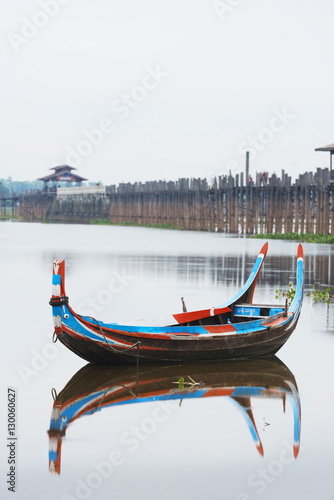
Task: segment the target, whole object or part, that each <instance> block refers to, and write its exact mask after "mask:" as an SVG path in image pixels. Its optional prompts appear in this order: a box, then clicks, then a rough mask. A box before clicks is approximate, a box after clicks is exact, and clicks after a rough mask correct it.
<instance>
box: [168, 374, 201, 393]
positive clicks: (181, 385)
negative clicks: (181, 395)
mask: <svg viewBox="0 0 334 500" xmlns="http://www.w3.org/2000/svg"><path fill="white" fill-rule="evenodd" d="M188 379H189V380H190V382H186V381H185V380H184V377H180V378H179V380H178V381H177V382H173V384H177V388H178V389H180V390H183V389H184V388H185V386H187V387H188V388H189V389H192V388H193V387H195V386H196V385H203V382H195V380H194V379H193V378H191V376H190V375H188Z"/></svg>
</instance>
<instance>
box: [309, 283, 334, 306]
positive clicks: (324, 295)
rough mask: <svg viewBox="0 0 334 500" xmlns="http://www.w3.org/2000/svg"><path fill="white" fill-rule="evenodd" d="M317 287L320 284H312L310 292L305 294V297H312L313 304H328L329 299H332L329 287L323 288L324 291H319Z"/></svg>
mask: <svg viewBox="0 0 334 500" xmlns="http://www.w3.org/2000/svg"><path fill="white" fill-rule="evenodd" d="M319 285H320V283H314V285H312V292H309V293H307V294H306V296H307V297H312V299H313V302H314V303H316V302H326V304H329V303H330V301H331V297H333V295H332V292H333V290H332V289H331V287H330V286H328V287H327V288H325V290H319V288H318V286H319Z"/></svg>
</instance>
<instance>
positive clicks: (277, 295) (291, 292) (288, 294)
mask: <svg viewBox="0 0 334 500" xmlns="http://www.w3.org/2000/svg"><path fill="white" fill-rule="evenodd" d="M295 293H296V289H295V288H293V287H292V283H289V284H288V289H287V290H285V291H284V292H282V291H281V290H278V289H276V290H275V299H279V298H280V297H284V298H286V299H287V300H288V304H289V305H290V304H291V302H292V301H293V298H294V296H295Z"/></svg>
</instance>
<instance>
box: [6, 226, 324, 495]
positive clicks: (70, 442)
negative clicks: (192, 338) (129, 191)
mask: <svg viewBox="0 0 334 500" xmlns="http://www.w3.org/2000/svg"><path fill="white" fill-rule="evenodd" d="M262 243H263V242H262V241H260V240H253V239H246V238H237V237H231V236H226V235H221V234H209V233H197V232H196V233H195V232H179V231H168V230H159V229H145V228H130V227H107V226H106V227H101V226H84V225H51V224H50V225H46V224H23V223H22V224H21V223H2V224H1V225H0V245H1V260H0V269H1V274H0V276H1V282H2V286H1V292H0V293H1V310H2V345H3V347H2V349H1V367H2V369H1V370H2V375H1V393H0V394H1V406H0V407H1V412H0V414H1V417H0V418H1V420H0V429H1V434H0V435H1V441H0V471H1V473H0V497H1V498H2V499H3V498H4V499H7V498H8V499H9V498H11V499H12V498H13V493H12V492H11V491H8V489H7V488H8V487H9V486H10V483H7V480H8V476H7V474H9V473H10V464H9V463H8V461H9V459H10V457H12V458H14V459H15V470H14V469H12V475H13V474H15V480H14V483H13V484H15V489H16V493H15V498H17V499H30V498H31V499H34V500H39V499H43V500H44V499H46V498H48V499H52V500H53V499H59V500H69V499H71V500H73V499H88V498H92V499H109V498H110V499H113V500H121V499H122V500H123V499H130V498H131V499H133V498H138V499H145V500H150V499H156V498H159V499H170V498H178V499H189V500H190V499H192V500H193V499H203V498H206V499H208V500H248V499H258V498H265V499H266V500H268V499H269V500H274V499H275V500H276V499H283V498H284V499H294V500H295V499H303V500H306V499H310V500H311V499H312V500H314V499H315V498H317V499H321V500H333V499H334V486H333V477H332V468H333V454H334V452H333V450H334V433H333V427H332V424H333V421H334V395H333V379H334V364H333V353H334V314H333V307H334V306H333V304H331V305H330V306H327V305H326V304H322V303H318V304H313V303H312V300H311V298H309V297H305V300H304V305H303V309H302V314H301V318H300V320H299V324H298V326H297V329H296V330H295V332H294V333H293V335H292V337H291V338H290V339H289V341H288V342H287V343H286V345H285V346H284V347H283V348H282V349H281V350H280V351H279V352H278V354H277V356H278V358H274V359H273V360H271V361H266V360H260V361H256V362H234V361H233V362H229V363H221V364H220V365H216V364H212V365H211V364H209V365H208V364H202V365H201V364H197V365H196V366H182V367H176V368H169V367H155V368H150V369H146V368H144V367H143V368H142V369H140V371H139V373H138V374H136V373H135V371H133V369H131V368H130V369H129V368H124V369H123V370H119V369H117V370H115V369H111V368H109V369H108V368H107V369H99V370H96V369H95V370H94V369H93V370H92V369H90V368H89V367H88V368H85V369H84V370H82V371H81V372H80V373H78V372H79V370H81V369H82V368H83V367H84V366H86V363H85V361H83V360H81V359H80V358H78V357H76V356H75V355H74V354H72V353H71V352H69V351H67V350H66V348H64V347H63V346H61V345H60V343H59V342H57V343H56V344H53V343H52V333H53V325H52V317H51V308H50V306H49V305H48V301H49V298H50V293H51V272H52V262H53V260H54V259H55V258H65V259H66V270H67V272H66V276H67V294H68V295H69V297H70V300H71V305H72V306H73V307H74V308H75V309H77V310H78V311H80V312H82V313H86V314H90V315H93V316H95V317H97V318H99V319H101V320H107V321H121V320H122V319H127V320H129V319H132V318H133V319H137V318H145V317H149V318H151V317H155V316H156V317H159V316H161V315H165V314H166V313H175V312H181V310H182V309H181V301H180V297H181V296H183V297H184V298H185V301H186V304H187V307H188V310H191V309H196V308H204V307H211V306H217V305H220V304H221V303H222V302H224V301H225V300H226V299H227V298H228V297H230V296H232V295H233V294H234V293H235V292H236V291H237V289H238V288H239V287H240V286H241V285H242V284H243V282H244V281H245V279H246V278H247V276H248V273H249V271H250V269H251V267H252V265H253V262H254V260H255V258H256V256H257V254H258V252H259V250H260V248H261V246H262ZM296 250H297V244H296V243H294V242H280V241H270V242H269V252H268V256H267V258H266V261H265V264H264V268H263V271H262V274H261V278H260V280H259V283H258V287H257V291H256V296H255V298H254V300H255V301H259V302H260V301H261V302H262V301H264V302H265V301H269V302H275V299H274V297H275V289H276V288H279V289H281V290H284V289H286V287H287V284H288V283H289V282H292V283H294V270H295V254H296ZM304 251H305V255H306V258H305V260H306V273H305V279H306V291H307V290H309V289H310V288H311V285H312V284H313V283H315V282H320V283H321V284H322V285H333V284H334V279H333V273H334V250H333V248H332V247H330V246H329V245H315V244H305V245H304ZM276 302H278V301H276ZM181 376H182V377H183V378H184V380H185V384H184V385H183V386H182V384H181V385H180V383H179V384H177V383H176V384H175V382H177V381H179V379H180V377H181ZM189 376H190V377H191V379H192V380H193V381H194V382H196V383H201V385H193V386H191V384H192V382H191V379H190V378H189ZM9 388H11V391H10V395H13V394H14V392H13V391H15V410H16V422H15V425H16V429H15V431H16V433H15V437H16V438H17V439H13V436H12V437H11V438H10V439H8V437H9V436H8V430H7V429H8V389H9ZM63 389H64V391H63ZM57 396H58V399H56V403H57V405H58V406H57V408H56V410H53V404H54V399H53V398H57ZM210 396H212V397H210ZM75 399H76V400H77V402H76V407H75V410H76V413H75V414H70V413H68V412H67V411H66V404H67V403H68V402H69V401H73V400H75ZM134 403H136V404H134ZM299 404H300V408H299ZM300 409H301V410H300ZM52 411H53V413H52ZM299 411H300V414H299ZM57 412H58V413H57ZM51 415H52V416H53V424H52V422H51V429H53V431H50V432H49V433H48V432H47V431H48V430H49V429H50V419H51ZM57 418H58V420H57ZM55 421H57V422H58V424H57V425H58V426H59V429H58V433H57V432H56V430H55V424H54V422H55ZM50 450H51V452H50ZM49 452H50V455H49ZM49 458H50V459H51V464H49ZM54 462H55V463H54ZM50 465H51V469H52V470H51V471H50V468H49V467H50ZM12 479H13V478H12Z"/></svg>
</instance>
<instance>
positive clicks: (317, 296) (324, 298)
mask: <svg viewBox="0 0 334 500" xmlns="http://www.w3.org/2000/svg"><path fill="white" fill-rule="evenodd" d="M319 286H321V285H320V283H318V282H316V283H314V284H313V285H312V291H311V292H308V293H306V297H311V298H312V301H313V303H314V304H316V303H317V302H326V304H330V301H331V298H332V297H334V295H333V292H334V290H333V289H332V288H331V287H330V286H328V287H326V288H325V289H324V290H321V289H320V288H319ZM295 293H296V289H295V288H293V286H292V283H289V284H288V289H287V290H284V291H282V290H278V289H276V290H275V299H279V298H280V297H285V298H286V299H287V300H288V304H289V305H290V304H291V302H292V301H293V298H294V296H295Z"/></svg>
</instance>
